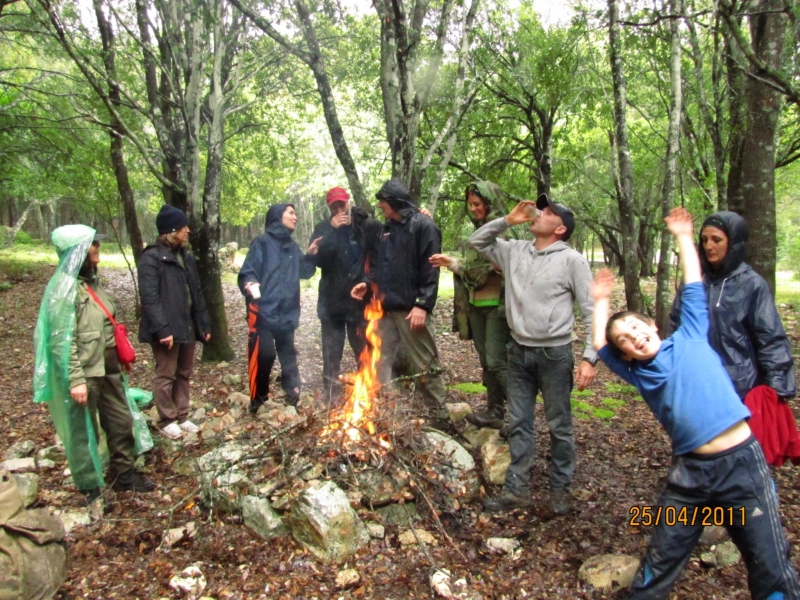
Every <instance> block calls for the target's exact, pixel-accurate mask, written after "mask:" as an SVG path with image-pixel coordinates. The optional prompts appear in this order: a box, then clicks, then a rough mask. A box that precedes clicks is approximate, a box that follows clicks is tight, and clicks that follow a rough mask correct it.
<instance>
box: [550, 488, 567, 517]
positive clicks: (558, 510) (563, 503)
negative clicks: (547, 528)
mask: <svg viewBox="0 0 800 600" xmlns="http://www.w3.org/2000/svg"><path fill="white" fill-rule="evenodd" d="M550 510H552V511H553V514H555V515H558V516H561V515H565V514H567V513H568V512H569V490H565V489H562V488H556V489H554V490H550Z"/></svg>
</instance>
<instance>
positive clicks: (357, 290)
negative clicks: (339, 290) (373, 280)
mask: <svg viewBox="0 0 800 600" xmlns="http://www.w3.org/2000/svg"><path fill="white" fill-rule="evenodd" d="M366 293H367V284H366V283H359V284H358V285H357V286H356V287H354V288H353V289H352V290H350V297H351V298H355V299H356V300H363V299H364V296H365V295H366Z"/></svg>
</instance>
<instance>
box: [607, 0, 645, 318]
mask: <svg viewBox="0 0 800 600" xmlns="http://www.w3.org/2000/svg"><path fill="white" fill-rule="evenodd" d="M617 3H618V0H608V30H609V58H610V60H611V78H612V81H613V87H614V139H613V146H614V148H615V149H616V152H617V168H616V169H615V177H614V183H615V186H616V189H617V204H618V206H619V221H620V223H619V225H620V231H621V238H622V258H623V263H622V269H623V279H624V280H625V300H626V301H627V303H628V310H633V311H640V310H641V308H642V292H641V289H640V287H639V276H638V271H639V269H638V268H637V264H636V219H635V215H634V212H633V161H632V159H631V149H630V145H629V144H628V126H627V121H626V116H625V110H626V106H625V105H626V99H625V97H626V84H625V73H624V72H623V69H622V41H621V40H620V31H619V7H618V4H617Z"/></svg>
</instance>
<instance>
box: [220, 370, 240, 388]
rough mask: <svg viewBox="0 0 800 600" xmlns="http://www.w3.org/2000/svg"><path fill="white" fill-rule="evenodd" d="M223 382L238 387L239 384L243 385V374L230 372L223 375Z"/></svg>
mask: <svg viewBox="0 0 800 600" xmlns="http://www.w3.org/2000/svg"><path fill="white" fill-rule="evenodd" d="M222 383H224V384H225V385H227V386H230V387H236V386H238V385H242V377H241V375H234V374H233V373H228V374H227V375H223V376H222Z"/></svg>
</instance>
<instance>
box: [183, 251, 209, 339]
mask: <svg viewBox="0 0 800 600" xmlns="http://www.w3.org/2000/svg"><path fill="white" fill-rule="evenodd" d="M183 260H184V264H185V265H186V267H187V269H186V270H187V272H188V274H189V277H190V278H191V284H190V291H191V293H192V308H193V310H194V319H195V324H196V325H197V328H198V329H199V333H200V341H201V342H205V338H206V334H208V333H211V316H210V315H209V314H208V309H207V308H206V299H205V296H204V294H203V286H202V285H201V284H200V274H199V273H198V271H197V262H196V261H195V259H194V256H193V255H192V253H191V252H184V254H183Z"/></svg>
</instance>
